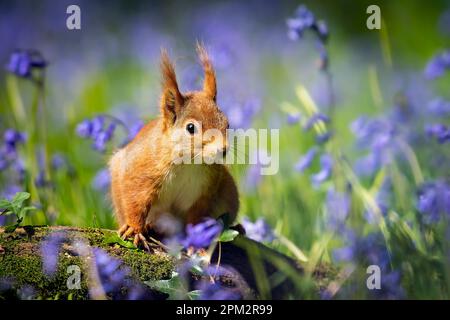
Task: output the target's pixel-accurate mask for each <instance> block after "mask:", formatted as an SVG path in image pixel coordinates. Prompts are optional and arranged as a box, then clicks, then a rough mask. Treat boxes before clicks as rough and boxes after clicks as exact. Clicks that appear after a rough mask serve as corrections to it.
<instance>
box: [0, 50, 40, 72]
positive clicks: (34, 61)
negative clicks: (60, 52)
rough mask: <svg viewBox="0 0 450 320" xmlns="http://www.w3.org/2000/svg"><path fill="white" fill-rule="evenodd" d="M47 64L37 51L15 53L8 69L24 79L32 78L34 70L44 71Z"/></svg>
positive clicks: (10, 59)
mask: <svg viewBox="0 0 450 320" xmlns="http://www.w3.org/2000/svg"><path fill="white" fill-rule="evenodd" d="M46 65H47V63H46V62H45V60H44V59H43V58H42V56H41V55H40V53H38V52H37V51H31V50H27V51H19V50H18V51H15V52H13V53H12V54H11V56H10V58H9V62H8V64H7V66H6V69H7V70H8V71H9V72H11V73H13V74H15V75H16V76H19V77H22V78H30V77H31V75H32V71H33V69H43V68H45V67H46Z"/></svg>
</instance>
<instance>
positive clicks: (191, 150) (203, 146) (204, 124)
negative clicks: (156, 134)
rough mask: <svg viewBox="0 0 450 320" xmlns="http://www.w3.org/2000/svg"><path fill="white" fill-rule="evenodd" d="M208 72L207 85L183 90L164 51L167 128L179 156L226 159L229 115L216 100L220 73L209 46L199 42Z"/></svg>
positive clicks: (163, 110) (163, 107)
mask: <svg viewBox="0 0 450 320" xmlns="http://www.w3.org/2000/svg"><path fill="white" fill-rule="evenodd" d="M197 53H198V55H199V58H200V62H201V63H202V65H203V69H204V72H205V77H204V83H203V89H202V90H201V91H193V92H187V93H181V92H180V90H179V88H178V84H177V79H176V74H175V69H174V67H173V64H172V63H171V61H170V59H169V57H168V55H167V52H166V51H165V50H163V51H162V54H161V72H162V85H163V92H162V96H161V106H160V107H161V115H162V120H163V130H164V131H165V132H167V134H169V135H170V136H171V140H172V142H173V148H174V152H175V153H176V157H180V156H183V157H186V156H187V157H188V158H189V159H193V158H195V159H198V158H200V159H202V160H204V161H205V162H206V163H212V162H215V161H216V160H219V161H220V160H222V159H223V157H224V156H225V154H226V151H227V149H228V143H227V129H228V119H227V117H226V116H225V114H224V113H223V112H222V111H221V110H220V109H219V107H218V106H217V104H216V95H217V87H216V76H215V72H214V69H213V66H212V64H211V61H210V59H209V57H208V54H207V52H206V50H205V48H204V47H203V46H202V45H200V44H197Z"/></svg>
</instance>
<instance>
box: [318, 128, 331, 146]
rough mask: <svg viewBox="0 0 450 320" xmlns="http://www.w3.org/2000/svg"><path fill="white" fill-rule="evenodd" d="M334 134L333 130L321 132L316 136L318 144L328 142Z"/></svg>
mask: <svg viewBox="0 0 450 320" xmlns="http://www.w3.org/2000/svg"><path fill="white" fill-rule="evenodd" d="M332 136H333V132H331V131H328V132H325V133H322V134H319V135H317V136H316V142H317V143H318V144H323V143H326V142H327V141H328V140H330V138H331V137H332Z"/></svg>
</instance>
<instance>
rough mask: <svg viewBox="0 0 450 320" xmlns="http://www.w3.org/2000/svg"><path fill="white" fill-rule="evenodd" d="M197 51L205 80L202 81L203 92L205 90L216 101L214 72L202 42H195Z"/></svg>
mask: <svg viewBox="0 0 450 320" xmlns="http://www.w3.org/2000/svg"><path fill="white" fill-rule="evenodd" d="M197 53H198V56H199V58H200V61H201V63H202V65H203V70H204V71H205V80H204V82H203V92H205V93H206V94H207V95H208V96H209V97H211V99H213V100H214V101H216V95H217V87H216V74H215V72H214V68H213V66H212V63H211V60H210V59H209V56H208V52H207V51H206V49H205V47H204V46H203V44H201V43H199V42H197Z"/></svg>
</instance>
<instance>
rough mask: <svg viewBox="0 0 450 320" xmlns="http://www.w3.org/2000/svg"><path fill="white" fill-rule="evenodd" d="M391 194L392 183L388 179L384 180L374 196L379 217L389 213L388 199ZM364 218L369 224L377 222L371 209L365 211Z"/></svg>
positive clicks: (376, 217) (375, 215)
mask: <svg viewBox="0 0 450 320" xmlns="http://www.w3.org/2000/svg"><path fill="white" fill-rule="evenodd" d="M392 192H393V190H392V183H391V181H390V179H386V180H385V181H384V182H383V184H382V185H381V188H380V190H378V192H377V194H376V196H375V201H376V204H377V206H378V209H379V210H380V213H381V215H383V216H384V217H385V216H386V215H387V213H388V211H389V198H390V195H391V194H392ZM364 217H365V218H366V220H367V222H368V223H369V224H374V223H378V222H379V221H378V216H377V214H376V212H374V210H372V209H368V210H366V211H365V213H364Z"/></svg>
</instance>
